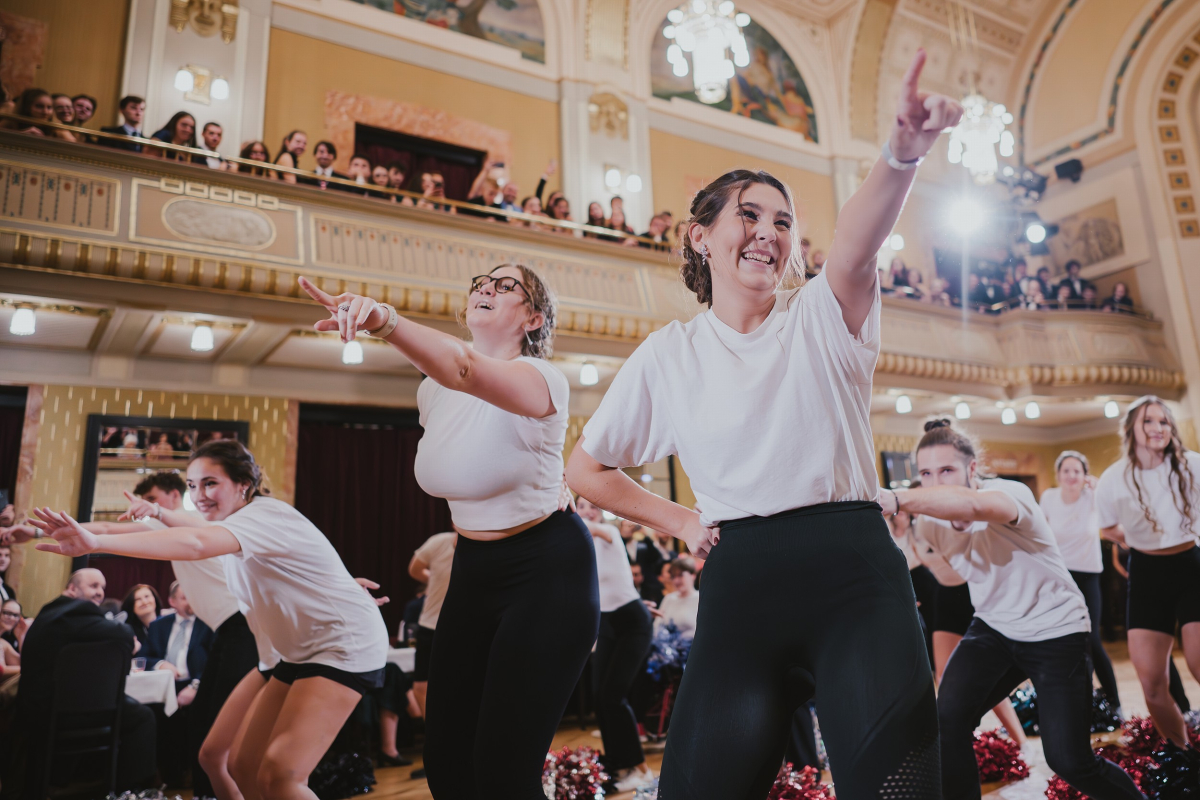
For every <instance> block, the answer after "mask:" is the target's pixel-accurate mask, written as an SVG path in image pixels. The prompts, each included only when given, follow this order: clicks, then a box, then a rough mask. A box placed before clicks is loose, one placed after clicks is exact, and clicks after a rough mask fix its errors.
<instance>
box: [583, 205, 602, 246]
mask: <svg viewBox="0 0 1200 800" xmlns="http://www.w3.org/2000/svg"><path fill="white" fill-rule="evenodd" d="M587 224H588V225H594V226H595V227H597V228H607V227H608V222H607V221H606V220H605V219H604V206H602V205H600V204H599V203H597V202H595V201H593V202H591V203H588V213H587ZM583 235H584V236H585V237H587V238H589V239H599V238H601V237H603V238H608V237H607V236H604V235H603V234H600V233H592V232H591V231H584V232H583Z"/></svg>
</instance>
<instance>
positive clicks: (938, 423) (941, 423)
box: [925, 417, 954, 433]
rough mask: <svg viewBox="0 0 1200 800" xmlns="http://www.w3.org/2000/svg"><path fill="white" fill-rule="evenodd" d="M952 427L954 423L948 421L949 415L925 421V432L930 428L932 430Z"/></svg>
mask: <svg viewBox="0 0 1200 800" xmlns="http://www.w3.org/2000/svg"><path fill="white" fill-rule="evenodd" d="M953 427H954V423H953V422H951V421H950V418H949V417H939V418H938V419H931V420H929V421H928V422H926V423H925V432H926V433H929V432H930V431H931V430H934V429H935V428H953Z"/></svg>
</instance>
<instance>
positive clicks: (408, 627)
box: [400, 583, 429, 647]
mask: <svg viewBox="0 0 1200 800" xmlns="http://www.w3.org/2000/svg"><path fill="white" fill-rule="evenodd" d="M428 590H429V587H428V586H426V585H425V584H424V583H418V584H417V593H416V594H415V595H414V596H413V599H412V600H409V601H408V602H407V603H405V604H404V618H403V619H402V620H401V621H400V639H401V640H402V641H405V642H408V646H409V647H416V641H417V628H418V627H419V626H420V623H421V612H422V611H424V610H425V593H426V592H427V591H428Z"/></svg>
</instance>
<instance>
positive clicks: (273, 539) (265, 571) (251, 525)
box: [34, 439, 388, 800]
mask: <svg viewBox="0 0 1200 800" xmlns="http://www.w3.org/2000/svg"><path fill="white" fill-rule="evenodd" d="M261 482H262V473H261V471H260V470H259V467H258V464H257V463H255V461H254V456H252V455H251V454H250V451H249V450H247V449H246V448H245V446H243V445H242V444H241V443H240V442H236V441H233V440H232V439H222V440H215V441H211V442H208V443H207V444H205V445H202V446H201V447H200V448H199V449H197V450H196V451H195V452H194V453H193V454H192V457H191V461H190V462H189V463H188V470H187V486H188V490H189V492H190V493H191V496H192V500H193V502H194V503H195V504H196V508H197V510H198V511H199V512H200V513H201V514H202V515H203V516H204V518H205V520H207V521H208V523H209V525H208V526H207V527H171V528H168V529H166V530H155V531H146V532H142V533H126V534H123V535H121V536H97V535H96V534H94V533H92V532H91V531H88V530H86V529H85V528H84V527H82V526H81V525H80V524H79V523H77V522H76V521H75V520H73V519H71V517H70V516H68V515H67V514H66V513H65V512H60V513H55V512H53V511H51V510H50V509H40V510H39V511H37V516H38V521H36V522H34V524H35V525H37V526H38V527H40V528H41V529H42V530H43V531H45V532H46V533H47V534H49V535H50V536H51V537H53V538H54V539H55V540H56V543H55V544H49V543H42V544H39V545H38V549H40V550H48V551H50V552H57V553H61V554H63V555H68V556H81V555H86V554H88V553H94V552H105V553H112V554H114V555H123V556H131V557H133V558H149V559H155V560H162V561H198V560H201V559H206V558H214V557H217V556H225V558H224V559H223V560H224V566H225V580H226V583H227V584H228V586H229V590H230V591H231V592H233V594H234V596H235V597H236V598H237V599H238V602H239V603H240V604H242V605H244V606H246V607H247V608H248V609H249V610H250V611H251V612H252V616H253V618H254V619H256V620H257V623H258V626H259V628H260V629H261V630H262V631H263V632H265V634H266V638H267V640H268V641H269V642H270V643H271V644H272V645H273V646H274V648H275V649H276V650H277V651H278V652H279V655H280V656H281V657H282V660H281V661H280V662H279V663H278V664H277V665H276V666H275V668H274V670H273V671H272V673H271V679H270V681H269V682H268V683H267V685H266V686H265V687H264V688H262V690H261V691H260V692H258V693H257V696H256V697H254V698H253V700H252V702H251V704H250V711H249V715H248V716H247V718H246V719H245V720H243V721H242V723H241V726H242V727H241V730H240V732H239V733H238V734H237V736H236V738H235V739H234V752H233V754H232V756H231V759H230V764H231V767H230V772H231V773H232V774H233V776H234V779H235V780H236V781H237V786H238V788H239V789H240V790H241V793H242V795H243V796H244V797H246V798H248V799H250V800H254V799H255V798H259V797H265V798H289V800H291V799H295V800H300V799H301V798H308V799H309V800H315V798H316V795H315V794H314V793H313V792H312V790H310V789H309V788H308V776H309V774H310V773H311V772H312V770H313V768H315V767H316V765H317V762H318V761H320V759H321V757H322V756H323V755H324V754H325V751H326V750H327V749H329V745H330V744H332V742H333V739H334V737H335V736H336V735H337V733H338V731H339V730H340V729H341V727H342V724H343V723H344V722H345V721H346V719H347V718H348V717H349V716H350V712H351V711H353V710H354V707H355V706H356V705H358V702H359V700H360V699H361V698H362V695H363V694H364V693H365V692H367V691H369V690H370V689H373V688H376V687H378V686H380V685H381V684H382V683H383V668H384V664H385V663H386V661H387V647H388V637H387V628H386V627H385V626H384V624H383V617H382V616H381V615H380V613H379V609H378V608H377V607H376V605H375V601H374V600H372V599H371V597H370V596H369V595H368V594H367V593H365V592H364V591H363V589H362V587H361V586H360V585H359V584H358V583H357V582H356V581H355V579H354V578H352V577H350V573H349V572H347V571H346V568H345V567H344V566H343V565H342V562H341V559H340V558H339V556H338V554H337V551H336V550H334V549H333V545H332V544H330V543H329V540H328V539H327V538H326V537H325V535H324V534H323V533H321V531H319V530H317V528H316V527H315V526H314V525H313V524H312V523H311V522H309V521H308V519H306V518H305V517H304V516H303V515H302V514H301V513H300V512H299V511H296V509H294V508H292V507H291V506H290V505H288V504H287V503H283V502H280V501H279V500H275V499H273V498H271V497H267V496H266V495H265V494H264V490H263V489H262V488H261ZM256 635H257V631H256ZM251 680H252V676H250V677H249V678H248V679H247V681H251ZM251 688H252V686H251V685H250V684H249V683H248V682H246V681H244V682H243V684H239V686H238V690H235V692H234V697H241V695H242V694H249V693H250V691H249V690H250V689H251ZM243 689H245V691H244V692H243V691H242V690H243ZM218 721H220V720H218Z"/></svg>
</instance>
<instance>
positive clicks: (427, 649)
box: [385, 533, 458, 778]
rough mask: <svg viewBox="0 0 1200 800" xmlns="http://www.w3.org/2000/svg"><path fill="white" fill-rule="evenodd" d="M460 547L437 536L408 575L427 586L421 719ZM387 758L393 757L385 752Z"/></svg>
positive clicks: (416, 664)
mask: <svg viewBox="0 0 1200 800" xmlns="http://www.w3.org/2000/svg"><path fill="white" fill-rule="evenodd" d="M457 544H458V534H456V533H435V534H434V535H433V536H430V537H429V538H428V539H426V540H425V543H424V544H422V545H421V546H420V547H418V548H417V551H416V552H415V553H413V557H412V560H411V561H409V563H408V574H409V575H411V576H412V577H413V578H415V579H416V580H418V581H421V582H422V583H424V584H425V587H426V588H425V601H424V602H423V603H422V605H421V616H420V618H419V619H418V620H417V636H416V638H417V646H416V654H415V655H414V656H413V676H412V678H413V696H414V697H415V698H416V701H417V707H418V708H419V709H420V710H421V716H422V717H424V716H425V701H426V698H427V697H428V695H429V657H430V654H431V653H432V651H433V640H434V631H435V630H437V623H438V617H439V616H440V615H441V613H442V604H443V603H444V602H445V599H446V588H447V587H448V586H449V585H450V568H451V567H452V566H454V551H455V546H456V545H457ZM385 755H390V754H388V753H387V752H386V751H385ZM412 777H414V778H423V777H425V771H424V770H423V769H422V770H416V771H414V772H413V775H412Z"/></svg>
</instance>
